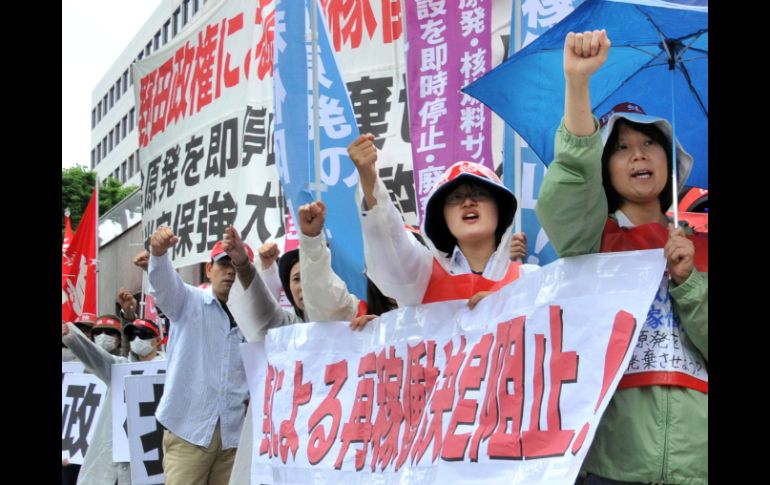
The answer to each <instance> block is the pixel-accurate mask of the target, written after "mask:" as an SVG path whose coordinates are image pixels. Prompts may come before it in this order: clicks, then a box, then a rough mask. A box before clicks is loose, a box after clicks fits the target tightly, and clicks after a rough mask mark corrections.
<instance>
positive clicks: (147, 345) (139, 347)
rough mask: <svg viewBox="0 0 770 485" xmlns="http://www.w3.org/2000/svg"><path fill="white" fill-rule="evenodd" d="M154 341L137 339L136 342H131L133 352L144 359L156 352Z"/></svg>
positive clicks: (151, 339)
mask: <svg viewBox="0 0 770 485" xmlns="http://www.w3.org/2000/svg"><path fill="white" fill-rule="evenodd" d="M153 340H155V339H154V338H148V339H145V340H141V339H138V338H135V339H134V340H132V341H131V352H133V353H135V354H136V355H138V356H140V357H144V356H145V355H147V354H149V353H150V352H152V351H153V350H155V346H154V345H153V344H152V341H153Z"/></svg>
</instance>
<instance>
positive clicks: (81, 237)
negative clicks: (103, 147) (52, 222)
mask: <svg viewBox="0 0 770 485" xmlns="http://www.w3.org/2000/svg"><path fill="white" fill-rule="evenodd" d="M96 204H98V201H97V197H96V189H94V191H93V193H92V194H91V200H90V201H89V202H88V207H86V211H85V212H84V213H83V217H82V218H81V219H80V224H79V225H78V228H77V230H76V231H75V235H74V236H73V237H72V240H71V242H70V244H69V246H68V247H67V249H66V251H65V252H64V254H63V257H62V289H61V294H62V307H61V318H62V320H64V321H68V322H71V321H74V320H75V319H76V318H77V317H78V315H80V314H81V313H83V312H88V313H92V314H94V315H96V223H97V219H98V208H97V205H96Z"/></svg>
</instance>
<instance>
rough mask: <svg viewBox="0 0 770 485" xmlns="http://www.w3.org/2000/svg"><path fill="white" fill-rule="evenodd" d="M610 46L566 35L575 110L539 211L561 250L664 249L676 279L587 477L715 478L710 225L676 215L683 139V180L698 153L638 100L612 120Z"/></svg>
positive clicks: (609, 416) (667, 284)
mask: <svg viewBox="0 0 770 485" xmlns="http://www.w3.org/2000/svg"><path fill="white" fill-rule="evenodd" d="M609 49H610V41H609V39H608V38H607V36H606V32H605V31H594V32H585V33H583V34H574V33H569V34H568V35H567V37H566V39H565V45H564V75H565V79H566V98H565V109H564V120H563V122H562V125H561V126H560V127H559V129H558V131H557V134H556V146H555V151H554V153H555V154H554V158H555V159H554V161H553V163H552V164H551V165H550V167H549V169H548V172H547V173H546V175H545V178H544V180H543V184H542V186H541V188H540V193H539V195H538V203H537V208H536V210H537V215H538V217H539V219H540V222H541V223H542V225H543V228H544V229H545V231H546V233H547V234H548V237H549V238H550V240H551V243H553V245H554V248H555V249H556V251H557V253H558V254H559V256H572V255H578V254H587V253H597V252H612V251H629V250H639V249H654V248H664V255H665V257H666V259H667V263H668V265H667V272H668V276H669V277H670V280H669V278H667V277H665V276H664V277H663V279H662V281H661V288H660V291H659V292H658V295H657V296H656V298H655V301H653V304H652V307H651V308H650V312H649V314H648V317H647V321H646V322H644V327H642V332H645V331H647V332H648V333H647V334H648V335H654V336H655V337H653V340H656V342H657V345H655V344H649V343H647V341H642V339H641V338H640V339H639V342H638V343H637V345H636V346H635V348H634V354H633V355H632V357H631V363H630V364H629V367H628V369H627V370H626V371H625V374H624V376H623V379H622V380H621V381H620V384H619V385H618V390H617V391H616V392H615V395H614V396H613V398H612V400H611V401H610V403H609V405H608V407H607V410H606V411H605V413H604V415H603V416H602V420H601V422H600V424H599V427H598V429H597V430H596V436H595V438H594V441H593V443H592V444H591V448H590V450H589V451H588V454H587V456H586V460H585V462H584V464H583V469H584V471H586V472H587V473H588V475H587V477H586V479H585V482H584V483H585V484H613V483H629V482H633V483H640V482H643V483H649V482H655V483H687V484H706V483H708V448H707V445H708V371H707V362H708V239H707V238H708V235H705V237H703V236H698V235H693V234H686V232H685V230H684V229H683V228H681V227H680V228H676V229H675V228H674V227H673V225H672V224H670V222H669V220H668V219H667V217H666V215H665V212H666V210H667V209H668V206H669V205H670V204H671V200H672V196H671V185H672V183H673V182H672V168H673V157H672V149H671V147H672V140H673V141H675V142H676V145H675V146H676V150H677V151H676V153H677V159H678V163H677V165H678V168H679V174H680V181H682V182H684V181H685V180H686V179H687V173H688V172H689V168H690V167H691V166H692V157H690V156H689V155H688V154H687V153H686V152H685V151H684V149H683V148H682V147H681V145H680V144H679V143H678V141H676V140H674V136H673V133H672V129H671V125H670V124H669V123H668V121H666V120H664V119H662V118H657V117H652V116H648V115H646V114H645V113H644V110H643V109H642V107H641V106H639V105H636V104H632V103H622V104H619V105H617V106H615V108H613V110H612V111H611V112H610V113H608V114H606V115H604V116H602V118H601V123H599V122H597V120H596V119H595V118H594V117H593V115H592V114H591V100H590V95H589V79H590V77H591V75H592V74H593V73H594V72H596V70H597V69H599V68H600V67H601V66H602V64H604V61H605V60H606V59H607V53H608V51H609ZM597 127H598V128H600V129H597ZM635 359H636V360H635ZM635 362H638V364H637V363H635ZM682 362H687V363H691V365H686V364H685V365H682ZM642 363H644V365H642ZM649 363H651V364H652V365H649V366H648V364H649ZM677 363H678V364H677ZM648 369H649V370H648ZM650 370H654V371H655V372H650ZM621 480H622V482H620V481H621Z"/></svg>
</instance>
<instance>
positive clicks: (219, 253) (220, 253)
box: [211, 241, 254, 263]
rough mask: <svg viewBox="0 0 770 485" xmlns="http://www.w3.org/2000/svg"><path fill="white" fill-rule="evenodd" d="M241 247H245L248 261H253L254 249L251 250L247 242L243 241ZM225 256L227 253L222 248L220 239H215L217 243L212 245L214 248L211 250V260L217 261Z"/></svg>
mask: <svg viewBox="0 0 770 485" xmlns="http://www.w3.org/2000/svg"><path fill="white" fill-rule="evenodd" d="M243 247H244V248H246V254H248V255H249V262H250V263H253V262H254V251H252V250H251V248H250V247H249V245H248V244H246V243H243ZM225 256H227V253H226V252H225V250H224V249H222V241H217V243H216V244H215V245H214V248H213V249H212V250H211V260H212V261H219V260H220V259H222V258H224V257H225Z"/></svg>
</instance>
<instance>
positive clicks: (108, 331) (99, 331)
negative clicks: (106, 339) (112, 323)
mask: <svg viewBox="0 0 770 485" xmlns="http://www.w3.org/2000/svg"><path fill="white" fill-rule="evenodd" d="M103 333H106V334H107V335H110V336H112V337H120V332H118V331H117V330H114V329H112V328H95V329H93V330H91V336H92V337H96V336H97V335H101V334H103Z"/></svg>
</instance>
